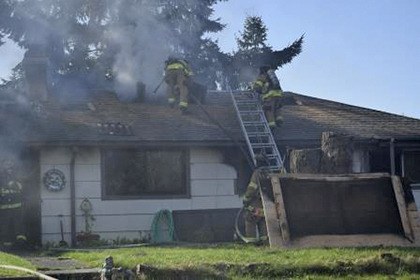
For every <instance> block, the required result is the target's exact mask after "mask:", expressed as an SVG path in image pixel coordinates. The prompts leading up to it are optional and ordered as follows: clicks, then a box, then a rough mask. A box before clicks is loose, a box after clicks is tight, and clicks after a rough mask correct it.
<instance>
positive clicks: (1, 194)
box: [0, 181, 22, 209]
mask: <svg viewBox="0 0 420 280" xmlns="http://www.w3.org/2000/svg"><path fill="white" fill-rule="evenodd" d="M21 206H22V185H21V184H20V183H19V182H16V181H10V182H9V183H8V184H7V186H5V187H0V209H14V208H19V207H21Z"/></svg>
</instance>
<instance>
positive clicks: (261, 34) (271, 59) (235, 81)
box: [228, 16, 304, 88]
mask: <svg viewBox="0 0 420 280" xmlns="http://www.w3.org/2000/svg"><path fill="white" fill-rule="evenodd" d="M267 34H268V29H267V27H266V25H265V24H264V22H263V20H262V18H261V17H259V16H249V17H247V18H246V19H245V23H244V30H243V31H242V32H241V33H240V35H241V36H240V37H239V38H237V44H238V50H237V51H236V52H235V53H233V55H232V57H231V62H230V63H231V66H230V69H229V72H228V74H229V80H230V86H231V87H232V88H243V87H246V86H247V85H248V84H249V82H250V81H252V80H253V79H254V78H255V76H256V74H257V72H258V68H259V67H260V66H262V65H268V66H270V67H271V68H272V69H277V68H279V67H282V66H283V65H285V64H287V63H290V62H291V61H292V59H293V58H294V57H295V56H297V55H298V54H300V52H301V51H302V44H303V37H304V36H303V35H302V36H301V37H300V38H299V39H297V40H295V41H294V42H293V43H292V44H291V45H289V46H288V47H286V48H284V49H282V50H273V49H272V47H271V46H269V45H268V44H267Z"/></svg>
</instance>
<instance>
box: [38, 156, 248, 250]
mask: <svg viewBox="0 0 420 280" xmlns="http://www.w3.org/2000/svg"><path fill="white" fill-rule="evenodd" d="M100 158H101V157H100V150H99V149H98V148H81V149H79V152H78V155H77V157H76V162H75V188H76V231H77V232H81V231H83V230H84V227H85V219H84V216H83V212H82V211H81V210H80V203H81V202H82V201H83V199H85V198H88V199H89V200H90V202H91V203H92V208H93V210H92V215H93V216H94V218H95V221H93V226H92V232H93V233H97V234H99V235H100V236H101V238H103V239H115V238H117V237H120V238H121V237H125V238H129V239H133V238H140V237H141V234H147V233H148V232H149V230H150V226H151V223H152V220H153V217H154V214H155V213H156V212H157V211H159V210H161V209H169V210H198V209H223V208H239V207H241V205H242V202H241V199H240V198H239V197H238V195H236V194H235V193H234V189H235V181H236V179H237V173H236V171H235V169H234V168H233V167H232V166H229V165H226V164H224V163H223V162H222V161H223V155H222V153H221V152H219V151H217V150H213V149H210V148H200V149H198V148H197V149H196V148H193V149H191V150H190V187H191V198H188V199H130V200H102V199H101V163H100ZM70 160H71V152H70V149H67V148H54V149H53V148H49V149H43V150H42V151H41V160H40V163H41V179H42V176H43V175H44V174H45V172H46V171H47V170H49V169H51V168H56V169H59V170H61V171H63V173H64V174H65V176H66V181H67V182H66V186H65V188H64V189H63V190H61V191H59V192H50V191H48V190H47V189H46V188H45V187H44V186H43V184H42V182H40V183H41V199H42V206H41V215H42V242H43V244H45V243H47V242H58V241H60V240H61V235H60V219H62V221H63V226H64V239H65V240H66V241H67V242H70V187H69V186H70V182H69V178H70ZM60 215H62V218H60Z"/></svg>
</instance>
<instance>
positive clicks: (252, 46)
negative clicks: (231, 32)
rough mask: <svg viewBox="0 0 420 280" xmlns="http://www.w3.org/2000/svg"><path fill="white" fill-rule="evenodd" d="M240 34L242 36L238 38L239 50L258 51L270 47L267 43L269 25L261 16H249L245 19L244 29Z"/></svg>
mask: <svg viewBox="0 0 420 280" xmlns="http://www.w3.org/2000/svg"><path fill="white" fill-rule="evenodd" d="M240 35H241V36H240V38H236V42H237V44H238V48H239V51H243V52H255V53H257V52H262V51H263V50H265V49H267V48H269V47H268V46H267V44H266V41H267V26H266V25H265V24H264V22H263V21H262V18H261V17H258V16H249V17H247V18H246V19H245V24H244V31H243V32H241V33H240Z"/></svg>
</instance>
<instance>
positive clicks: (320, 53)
mask: <svg viewBox="0 0 420 280" xmlns="http://www.w3.org/2000/svg"><path fill="white" fill-rule="evenodd" d="M215 9H216V14H215V17H220V18H221V21H222V22H223V23H225V24H227V26H226V29H225V30H224V31H222V32H221V33H220V34H218V35H216V38H218V40H219V45H220V46H221V48H222V50H224V51H227V52H229V51H232V50H234V49H235V48H236V42H235V34H236V35H238V32H239V31H240V30H242V27H243V23H244V20H245V17H246V16H247V15H258V16H261V17H262V18H263V20H264V22H265V24H266V25H267V27H268V30H269V33H268V43H269V44H270V45H271V46H273V48H274V49H282V48H284V47H285V46H287V45H288V44H290V43H292V42H293V41H294V40H295V39H297V38H298V37H299V36H300V35H302V34H303V33H305V42H304V45H303V52H302V53H301V54H300V55H299V56H298V57H297V58H295V59H294V60H293V61H292V63H291V64H288V65H286V66H284V67H283V68H282V69H280V71H278V74H279V76H280V79H281V83H282V87H283V88H284V89H285V90H289V91H293V92H297V93H301V94H306V95H310V96H315V97H319V98H325V99H330V100H334V101H338V102H343V103H348V104H352V105H357V106H362V107H368V108H373V109H377V110H381V111H387V112H391V113H396V114H403V115H405V116H410V117H416V118H420V102H419V101H420V70H419V69H420V1H418V0H400V1H395V0H293V1H290V0H289V1H284V0H229V1H227V2H222V3H219V4H217V5H216V6H215ZM21 56H22V51H20V50H18V49H16V48H15V47H13V46H11V45H10V44H7V45H5V46H2V47H0V58H1V59H0V77H3V78H4V77H7V76H8V75H9V69H10V68H11V67H13V66H14V65H15V64H16V63H17V61H19V60H20V59H21Z"/></svg>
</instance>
